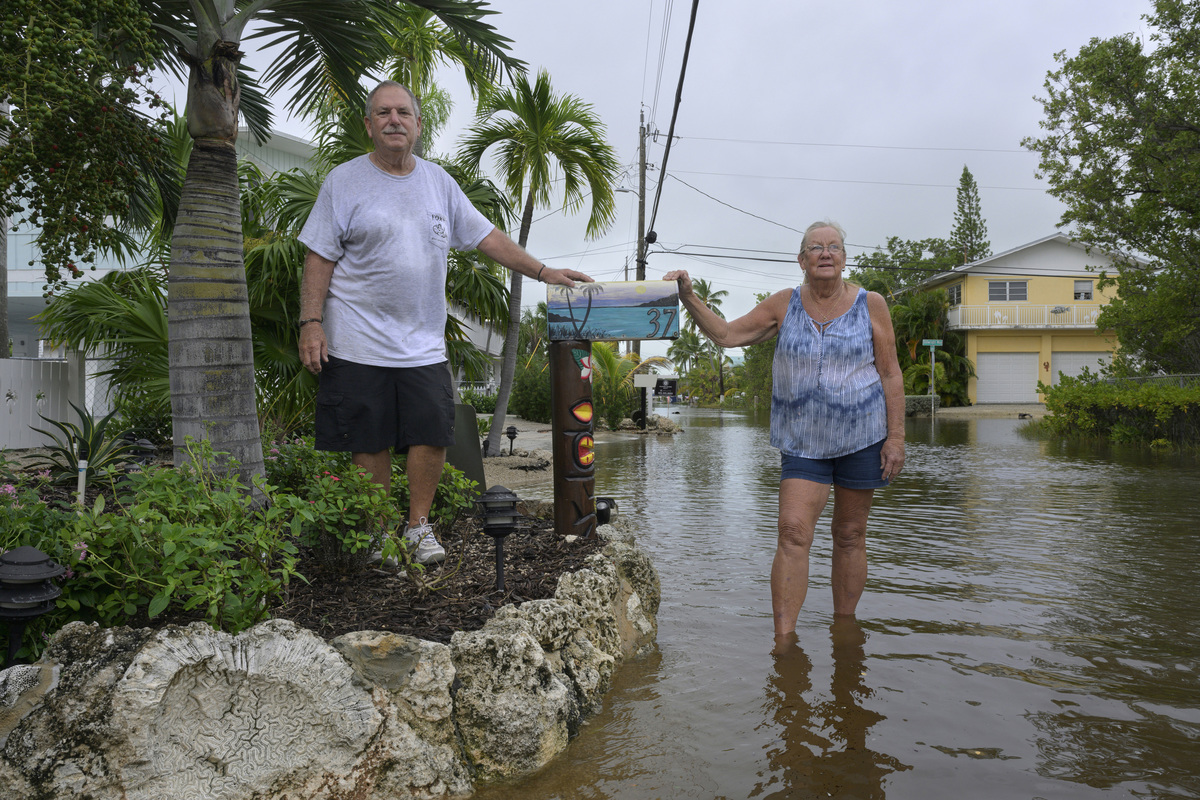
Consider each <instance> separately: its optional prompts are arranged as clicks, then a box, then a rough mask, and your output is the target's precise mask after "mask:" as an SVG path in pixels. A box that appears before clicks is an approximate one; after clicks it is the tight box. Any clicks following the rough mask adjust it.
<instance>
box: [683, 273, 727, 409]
mask: <svg viewBox="0 0 1200 800" xmlns="http://www.w3.org/2000/svg"><path fill="white" fill-rule="evenodd" d="M692 291H694V292H695V293H696V297H697V298H699V300H700V302H701V303H704V305H706V306H708V307H709V308H711V309H712V310H713V313H714V314H716V315H717V316H718V317H720V318H721V319H725V315H724V314H722V313H721V300H722V299H723V298H725V297H728V296H729V292H727V291H725V290H724V289H714V288H713V287H712V285H711V284H710V283H709V282H708V281H706V280H704V279H703V278H697V279H696V280H694V281H693V282H692ZM688 328H689V329H691V330H692V331H695V330H696V321H695V320H694V319H692V318H691V316H690V315H689V316H688ZM710 350H711V352H712V357H713V371H715V372H716V373H717V391H718V392H719V393H720V396H721V397H722V398H724V397H725V360H726V359H725V348H723V347H717V345H716V344H713V345H712V347H711V348H710Z"/></svg>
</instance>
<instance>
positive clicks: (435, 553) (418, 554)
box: [404, 517, 446, 566]
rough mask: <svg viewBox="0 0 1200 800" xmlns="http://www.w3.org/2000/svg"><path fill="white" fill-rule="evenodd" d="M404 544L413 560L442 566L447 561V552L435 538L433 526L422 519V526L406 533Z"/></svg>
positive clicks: (410, 529) (422, 563)
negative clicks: (411, 554)
mask: <svg viewBox="0 0 1200 800" xmlns="http://www.w3.org/2000/svg"><path fill="white" fill-rule="evenodd" d="M404 543H405V545H407V546H408V549H409V550H410V551H411V552H412V553H413V560H414V561H416V562H417V563H418V564H421V565H422V566H424V565H425V564H440V563H441V562H443V561H445V560H446V550H445V548H443V547H442V546H441V545H440V544H438V540H437V539H435V538H434V536H433V526H432V525H430V524H429V523H428V522H426V521H425V518H424V517H421V524H419V525H417V527H415V528H409V529H408V530H406V531H405V532H404Z"/></svg>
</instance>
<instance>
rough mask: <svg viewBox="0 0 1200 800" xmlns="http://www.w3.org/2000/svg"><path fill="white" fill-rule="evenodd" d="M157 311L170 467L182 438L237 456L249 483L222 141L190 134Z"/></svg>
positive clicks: (242, 359)
mask: <svg viewBox="0 0 1200 800" xmlns="http://www.w3.org/2000/svg"><path fill="white" fill-rule="evenodd" d="M167 316H168V331H169V337H170V345H169V353H170V369H171V373H170V374H171V415H172V417H173V419H174V441H175V464H176V466H179V465H181V464H183V463H184V462H185V461H186V460H187V452H186V450H185V449H184V447H185V440H186V437H189V436H190V437H192V438H193V439H196V440H200V439H208V440H209V441H211V442H212V446H213V450H215V451H217V452H221V453H228V454H229V457H230V458H232V459H235V460H237V461H238V462H239V464H240V466H239V467H238V473H239V475H240V477H241V478H242V480H243V481H244V482H245V483H246V485H247V486H250V485H251V483H250V478H251V476H254V475H262V474H263V472H264V467H263V456H262V442H261V441H260V439H259V427H258V413H257V408H256V405H255V394H254V348H253V345H252V342H251V332H250V303H249V298H248V295H247V291H246V270H245V266H244V264H243V261H242V226H241V209H240V197H239V193H238V176H237V154H236V152H235V150H234V147H233V142H232V140H229V139H216V138H197V139H196V141H195V144H194V146H193V148H192V155H191V159H190V161H189V162H188V168H187V176H186V178H185V179H184V184H183V193H182V195H181V198H180V203H179V218H178V221H177V222H176V224H175V235H174V238H173V239H172V240H171V268H170V273H169V275H168V293H167Z"/></svg>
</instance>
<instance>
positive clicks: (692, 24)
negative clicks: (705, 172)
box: [646, 0, 700, 231]
mask: <svg viewBox="0 0 1200 800" xmlns="http://www.w3.org/2000/svg"><path fill="white" fill-rule="evenodd" d="M699 8H700V0H692V14H691V18H690V19H689V21H688V32H687V40H686V41H685V42H684V45H683V63H682V64H681V65H680V67H679V85H678V86H677V87H676V89H675V105H674V107H673V108H672V109H671V126H670V127H669V128H668V129H667V145H666V147H665V148H664V149H663V159H662V165H661V167H660V168H659V171H658V172H659V179H658V189H657V190H656V191H655V192H654V206H653V207H652V209H651V211H650V222H649V224H648V225H647V227H646V230H647V231H653V230H654V220H655V219H656V218H657V217H658V203H659V201H660V200H662V187H663V180H662V177H661V176H663V175H666V174H667V159H668V158H669V157H670V155H671V142H672V141H674V138H675V122H676V121H677V120H678V119H679V104H680V103H681V102H683V79H684V76H685V75H686V74H687V64H688V56H689V55H690V54H691V52H692V34H693V33H695V31H696V12H697V11H698V10H699Z"/></svg>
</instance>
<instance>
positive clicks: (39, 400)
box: [0, 355, 86, 450]
mask: <svg viewBox="0 0 1200 800" xmlns="http://www.w3.org/2000/svg"><path fill="white" fill-rule="evenodd" d="M85 387H86V379H85V368H84V360H83V357H82V356H79V355H71V356H69V357H68V358H66V359H54V360H51V359H38V358H0V402H2V403H3V405H0V450H23V449H28V448H32V447H44V446H46V445H47V444H51V441H50V440H49V439H48V438H47V437H46V436H45V435H43V434H40V433H38V432H36V431H34V430H33V429H32V428H31V427H30V426H31V425H36V426H37V427H39V428H44V429H45V430H49V431H56V429H55V428H54V427H53V426H52V425H50V424H49V423H48V422H46V421H45V420H43V419H42V418H41V417H40V416H38V415H39V414H41V415H43V416H46V417H49V418H50V419H56V420H60V421H63V422H74V423H78V416H77V415H76V413H75V412H74V411H73V410H72V409H71V405H70V404H71V403H74V404H75V405H77V406H79V407H80V408H83V407H84V392H85Z"/></svg>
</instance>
